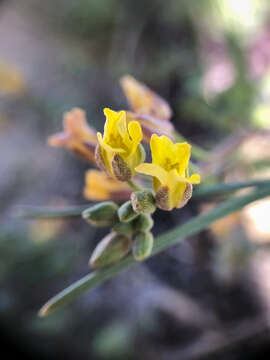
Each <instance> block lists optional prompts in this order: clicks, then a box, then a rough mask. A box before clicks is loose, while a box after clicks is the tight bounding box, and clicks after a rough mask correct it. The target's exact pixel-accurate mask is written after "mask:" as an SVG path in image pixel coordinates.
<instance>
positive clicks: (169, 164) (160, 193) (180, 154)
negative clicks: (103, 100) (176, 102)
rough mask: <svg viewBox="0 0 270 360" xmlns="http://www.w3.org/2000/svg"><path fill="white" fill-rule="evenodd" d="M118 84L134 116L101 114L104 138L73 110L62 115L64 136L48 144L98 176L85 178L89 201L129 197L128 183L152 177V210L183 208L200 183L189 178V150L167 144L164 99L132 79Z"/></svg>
mask: <svg viewBox="0 0 270 360" xmlns="http://www.w3.org/2000/svg"><path fill="white" fill-rule="evenodd" d="M120 83H121V86H122V88H123V90H124V93H125V95H126V97H127V99H128V102H129V104H130V107H131V110H132V111H123V110H122V111H119V112H116V111H113V110H111V109H108V108H106V109H104V114H105V116H106V122H105V126H104V132H103V134H101V133H100V132H98V133H97V135H96V132H95V131H94V129H92V128H91V127H90V126H89V125H88V124H87V122H86V117H85V112H84V111H83V110H81V109H73V110H72V111H71V112H68V113H66V114H65V115H64V132H62V133H59V134H56V135H53V136H51V137H50V138H49V144H50V145H52V146H65V147H67V148H69V149H71V150H72V151H73V152H75V153H76V154H78V155H80V156H81V157H82V158H83V159H84V160H87V161H90V162H92V163H93V162H95V163H96V164H97V165H98V167H99V168H100V169H101V170H102V172H98V171H97V170H90V171H89V172H88V173H87V175H86V187H85V189H84V194H85V196H86V197H87V198H88V199H94V200H106V199H112V198H113V197H114V195H115V194H117V193H118V194H122V195H123V194H125V196H127V197H128V196H129V195H130V193H129V192H128V191H127V184H126V182H130V180H131V179H132V177H133V176H134V175H136V174H145V175H149V176H151V177H152V182H153V190H154V192H155V202H156V206H158V207H159V208H161V209H163V210H172V209H173V208H180V207H183V206H184V205H185V204H186V203H187V201H188V200H189V198H190V197H191V195H192V185H193V184H198V183H199V182H200V176H199V175H198V174H193V175H191V176H189V174H188V168H189V160H190V148H191V147H190V145H189V144H188V143H186V142H184V143H176V144H174V143H173V141H172V140H171V138H172V130H173V125H172V124H171V123H170V121H169V120H170V117H171V114H172V112H171V109H170V107H169V105H168V104H167V102H166V101H165V100H164V99H162V98H161V97H160V96H158V95H157V94H155V93H154V92H152V91H151V90H150V89H149V88H148V87H146V86H145V85H144V84H141V83H139V82H138V81H137V80H135V79H134V78H132V77H131V76H125V77H123V78H122V79H121V82H120ZM149 140H150V148H151V154H152V163H144V160H145V151H144V148H143V146H142V144H141V142H142V141H145V142H149ZM117 189H119V191H117Z"/></svg>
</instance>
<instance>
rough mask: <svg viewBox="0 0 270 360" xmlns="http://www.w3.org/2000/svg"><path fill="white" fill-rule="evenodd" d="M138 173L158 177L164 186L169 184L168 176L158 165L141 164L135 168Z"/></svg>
mask: <svg viewBox="0 0 270 360" xmlns="http://www.w3.org/2000/svg"><path fill="white" fill-rule="evenodd" d="M135 170H136V171H137V172H138V173H142V174H146V175H150V176H154V177H156V178H157V179H158V180H159V181H160V183H161V184H162V185H166V184H167V177H168V174H167V172H166V170H164V169H163V168H162V167H161V166H159V165H157V164H147V163H144V164H140V165H139V166H137V167H136V168H135Z"/></svg>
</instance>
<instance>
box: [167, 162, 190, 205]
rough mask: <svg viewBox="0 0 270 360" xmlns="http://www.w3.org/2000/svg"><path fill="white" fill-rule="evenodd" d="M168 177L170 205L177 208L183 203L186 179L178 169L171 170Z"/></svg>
mask: <svg viewBox="0 0 270 360" xmlns="http://www.w3.org/2000/svg"><path fill="white" fill-rule="evenodd" d="M168 179H169V181H168V186H169V195H170V197H169V202H170V206H171V207H172V208H173V207H176V208H177V207H179V206H180V204H181V203H182V199H183V195H184V192H185V189H186V179H185V178H183V177H182V176H179V175H178V173H177V170H176V169H174V170H172V171H170V172H169V177H168Z"/></svg>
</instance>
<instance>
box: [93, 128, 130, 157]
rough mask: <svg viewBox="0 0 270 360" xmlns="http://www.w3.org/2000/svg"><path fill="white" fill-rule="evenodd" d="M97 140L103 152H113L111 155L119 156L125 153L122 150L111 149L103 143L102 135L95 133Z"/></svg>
mask: <svg viewBox="0 0 270 360" xmlns="http://www.w3.org/2000/svg"><path fill="white" fill-rule="evenodd" d="M97 138H98V142H99V145H100V146H101V147H102V148H103V149H104V150H105V151H108V152H113V153H116V154H121V153H124V152H125V150H124V149H120V148H113V147H111V146H110V145H108V144H106V143H105V141H104V140H103V138H102V134H101V133H100V132H98V133H97Z"/></svg>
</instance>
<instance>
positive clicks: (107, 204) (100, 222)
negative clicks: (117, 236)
mask: <svg viewBox="0 0 270 360" xmlns="http://www.w3.org/2000/svg"><path fill="white" fill-rule="evenodd" d="M117 210H118V206H117V205H116V204H115V203H114V202H112V201H104V202H102V203H99V204H96V205H94V206H91V207H90V208H88V209H86V210H84V211H83V213H82V217H83V218H84V219H85V220H86V221H88V222H89V223H90V224H92V225H94V226H112V225H114V224H115V223H116V222H117V220H118V219H117Z"/></svg>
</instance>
